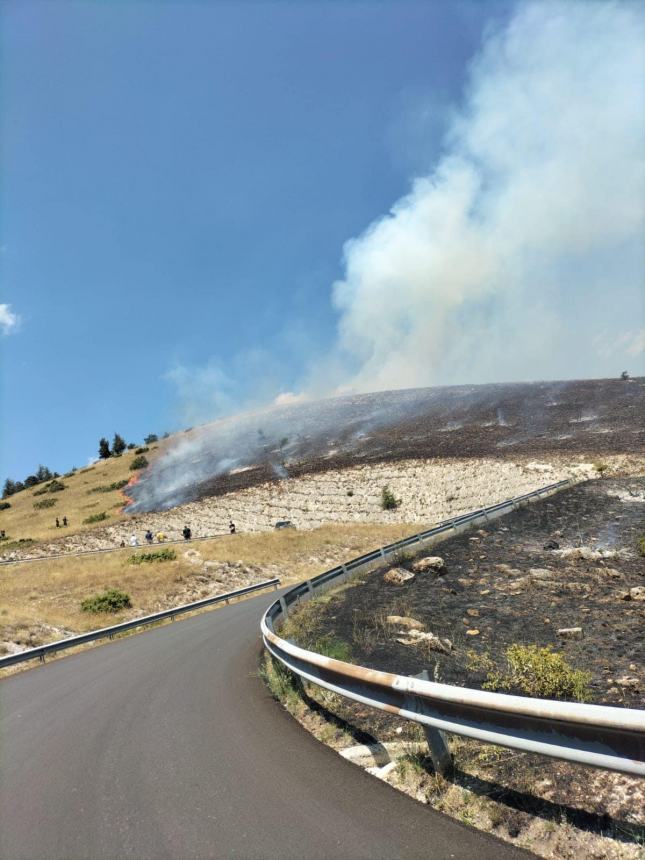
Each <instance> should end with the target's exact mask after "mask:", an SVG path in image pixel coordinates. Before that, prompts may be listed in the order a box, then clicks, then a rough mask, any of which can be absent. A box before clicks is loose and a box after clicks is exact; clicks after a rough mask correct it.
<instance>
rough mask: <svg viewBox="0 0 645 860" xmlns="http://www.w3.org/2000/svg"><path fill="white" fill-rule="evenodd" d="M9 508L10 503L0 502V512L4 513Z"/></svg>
mask: <svg viewBox="0 0 645 860" xmlns="http://www.w3.org/2000/svg"><path fill="white" fill-rule="evenodd" d="M10 507H11V502H0V511H6V510H7V509H8V508H10Z"/></svg>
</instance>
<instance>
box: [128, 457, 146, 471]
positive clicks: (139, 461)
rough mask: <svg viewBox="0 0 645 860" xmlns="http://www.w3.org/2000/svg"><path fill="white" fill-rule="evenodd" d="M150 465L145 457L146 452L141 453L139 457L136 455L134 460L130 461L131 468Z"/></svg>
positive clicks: (141, 467)
mask: <svg viewBox="0 0 645 860" xmlns="http://www.w3.org/2000/svg"><path fill="white" fill-rule="evenodd" d="M147 465H148V461H147V460H146V458H145V455H144V454H139V456H138V457H135V458H134V460H133V461H132V462H131V463H130V469H131V470H135V469H145V468H146V466H147Z"/></svg>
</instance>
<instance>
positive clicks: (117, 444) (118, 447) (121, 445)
mask: <svg viewBox="0 0 645 860" xmlns="http://www.w3.org/2000/svg"><path fill="white" fill-rule="evenodd" d="M126 448H127V445H126V441H125V439H124V438H123V436H119V434H118V433H115V434H114V439H113V440H112V454H113V455H114V456H115V457H120V456H121V454H123V452H124V451H125V449H126Z"/></svg>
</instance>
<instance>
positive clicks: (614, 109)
mask: <svg viewBox="0 0 645 860" xmlns="http://www.w3.org/2000/svg"><path fill="white" fill-rule="evenodd" d="M644 18H645V15H644V14H643V8H642V7H639V6H638V5H636V4H633V5H632V4H629V3H622V4H616V3H606V4H601V3H583V4H574V3H564V4H561V5H560V4H552V3H544V2H540V3H537V4H530V5H526V6H522V7H521V8H520V9H519V10H518V12H517V13H516V15H515V16H514V18H513V20H512V21H511V22H510V24H509V25H508V26H507V27H506V29H505V30H504V31H503V32H500V33H497V34H492V35H490V36H489V37H488V39H487V40H486V42H485V44H484V46H483V48H482V51H481V54H480V56H479V57H478V58H477V59H476V60H475V61H474V63H473V65H472V69H471V75H470V85H469V88H468V91H467V94H466V97H465V102H464V108H463V109H462V111H461V112H460V114H459V116H457V117H456V119H455V121H454V123H453V125H452V128H451V130H450V133H449V135H448V137H447V142H446V148H445V152H444V155H443V157H442V158H441V159H440V161H439V163H438V164H437V166H436V169H435V170H434V171H433V172H432V174H431V175H428V176H425V177H422V178H418V179H416V180H415V182H414V183H413V186H412V190H411V191H410V193H409V194H408V195H407V196H405V197H404V198H402V199H401V200H399V201H398V202H397V203H395V205H394V206H393V207H392V210H391V212H390V213H389V214H388V215H387V216H385V217H383V218H381V219H380V220H378V221H376V222H375V223H373V224H372V225H371V226H370V227H369V228H368V229H367V230H366V231H365V233H364V234H363V235H361V236H360V237H359V238H357V239H353V240H351V241H349V242H348V243H347V244H346V246H345V255H344V256H345V276H344V278H343V280H341V281H339V282H338V283H336V284H335V286H334V303H335V306H336V307H337V309H338V311H339V313H340V323H339V343H338V349H337V351H336V354H335V355H334V357H333V364H334V365H335V367H336V371H335V372H336V373H337V374H338V375H337V376H336V382H337V384H338V385H339V387H340V388H341V390H347V389H350V390H351V389H353V390H359V391H366V390H379V389H388V388H399V387H404V386H413V385H429V384H433V383H439V382H440V383H443V384H445V383H451V382H469V383H473V382H486V381H499V380H503V379H522V378H525V379H526V378H542V379H545V378H558V377H559V378H563V377H564V378H566V377H569V378H571V377H575V376H580V377H589V376H592V375H606V374H607V372H608V369H609V368H610V367H611V362H612V361H615V362H618V363H619V362H620V361H622V360H623V359H624V358H625V357H627V356H631V360H630V366H631V367H633V368H634V369H637V368H635V364H634V359H635V358H636V359H637V360H640V361H641V363H642V359H643V352H642V350H641V349H639V348H638V346H639V345H641V346H642V343H643V333H642V329H641V327H642V325H643V318H644V315H643V288H644V287H645V282H644V280H643V271H644V269H643V262H644V258H645V254H644V245H643V241H644V240H643V236H644V227H645V212H644V209H645V167H644V155H645V133H644V120H645V109H644V106H645V91H644V84H645V61H644V48H643V45H644V44H645V42H644V29H645V28H644ZM339 365H340V367H341V368H342V369H341V371H340V373H339V372H338V366H339ZM614 369H615V370H619V369H621V368H619V367H618V364H617V366H616V368H612V373H613V370H614ZM317 382H318V384H319V385H320V382H321V380H320V377H317Z"/></svg>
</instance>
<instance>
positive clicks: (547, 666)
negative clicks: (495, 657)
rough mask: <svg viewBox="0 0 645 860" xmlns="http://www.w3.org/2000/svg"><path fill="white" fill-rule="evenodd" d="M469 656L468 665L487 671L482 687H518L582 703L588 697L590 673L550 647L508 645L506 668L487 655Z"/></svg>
mask: <svg viewBox="0 0 645 860" xmlns="http://www.w3.org/2000/svg"><path fill="white" fill-rule="evenodd" d="M470 656H471V662H470V667H471V668H483V669H484V670H485V671H487V676H486V680H485V681H484V683H483V684H482V687H483V688H484V689H485V690H518V691H520V692H522V693H525V694H526V695H527V696H533V697H535V698H540V699H570V700H572V701H574V702H586V701H588V700H589V697H590V690H589V683H590V681H591V677H592V676H591V673H590V672H583V671H582V670H580V669H574V668H573V667H572V666H570V665H569V663H568V662H567V660H566V658H565V657H564V655H562V654H556V653H554V652H553V651H552V650H551V647H550V646H547V647H546V648H540V647H538V646H537V645H511V646H510V647H509V648H507V649H506V664H507V669H506V671H505V672H504V671H501V670H499V669H498V668H497V667H496V666H495V664H494V663H493V661H492V660H491V659H490V658H489V657H487V656H483V657H475V656H474V655H472V654H471V655H470Z"/></svg>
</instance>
